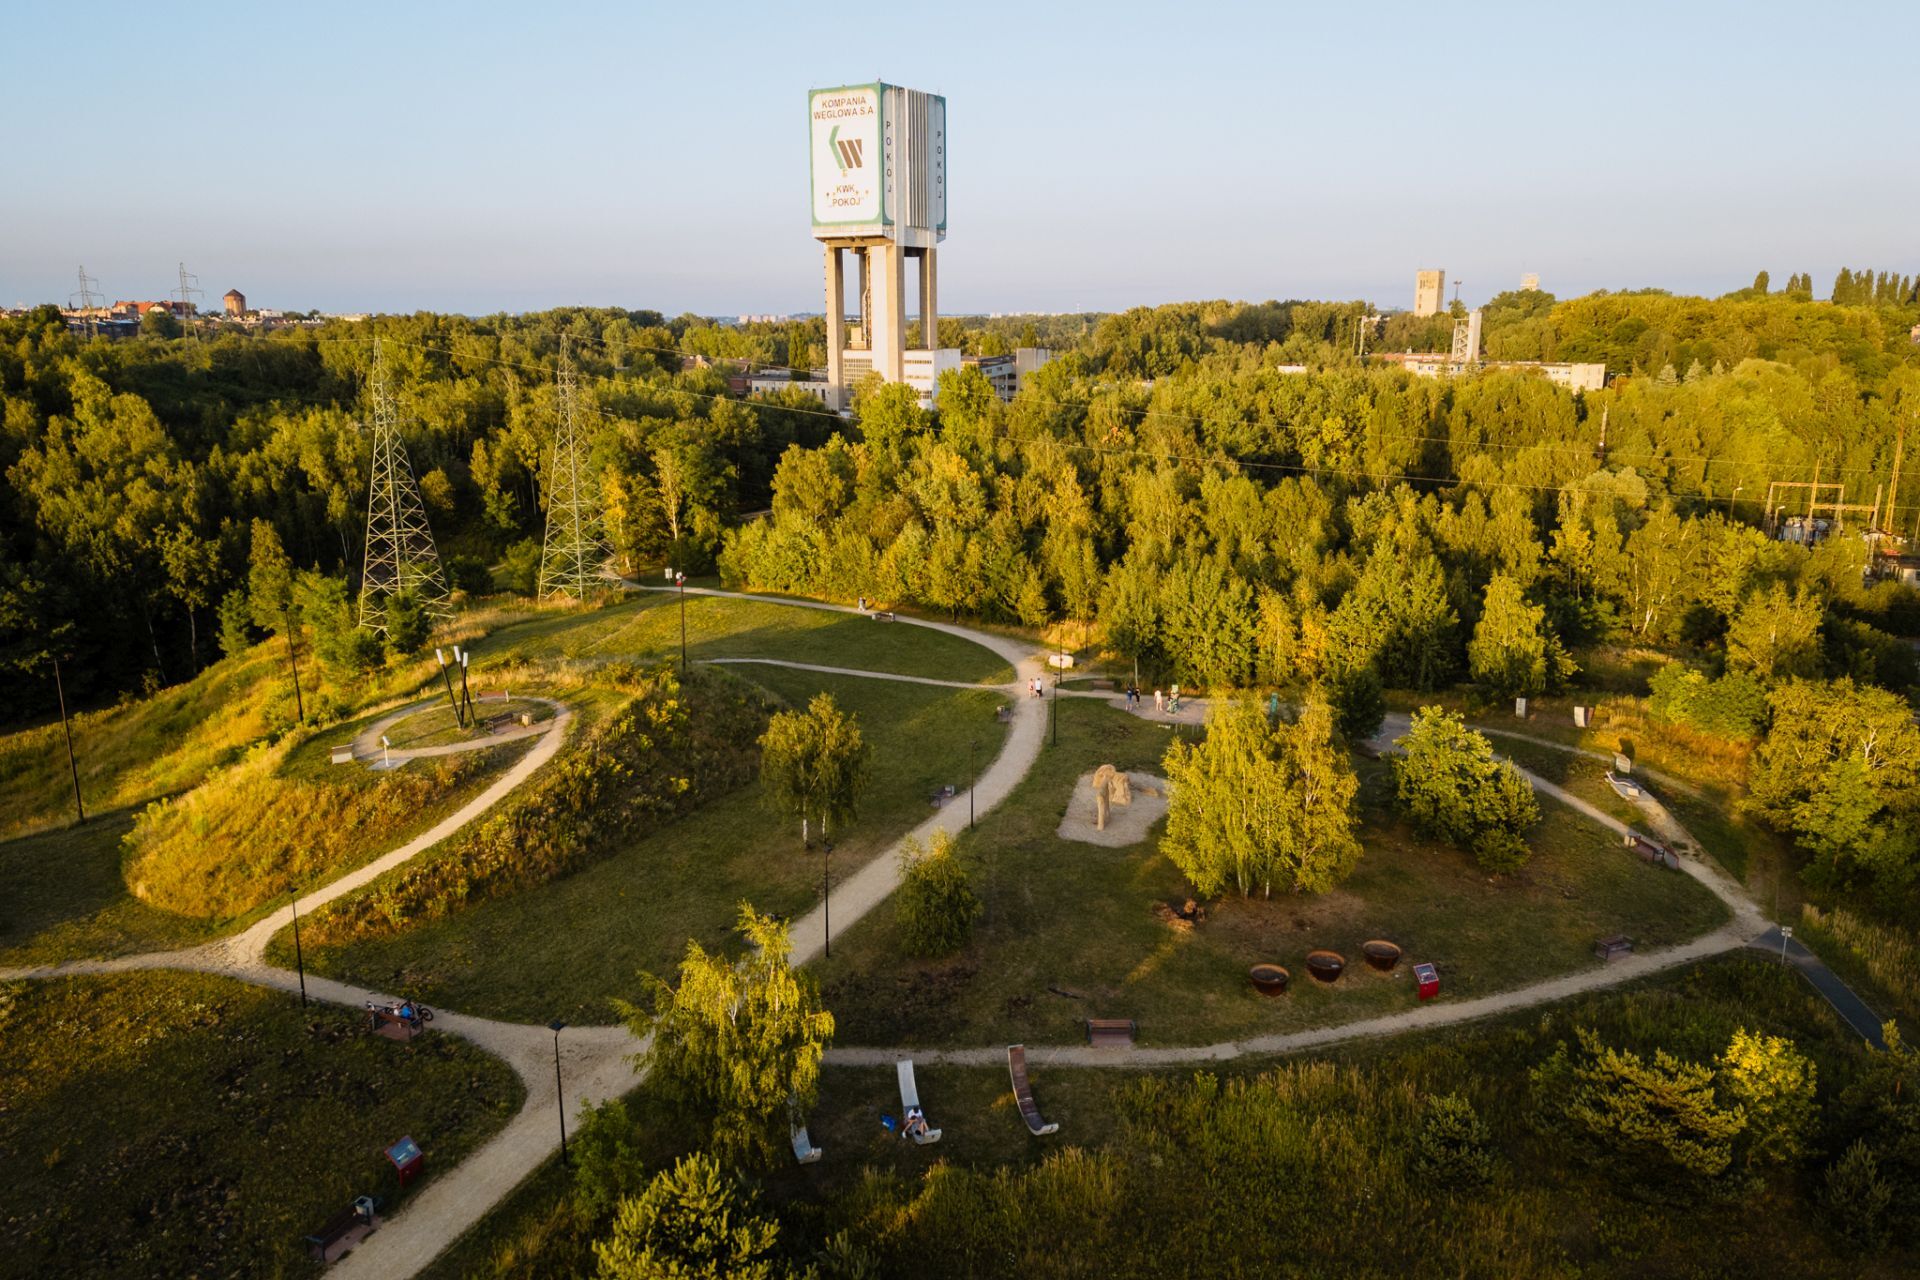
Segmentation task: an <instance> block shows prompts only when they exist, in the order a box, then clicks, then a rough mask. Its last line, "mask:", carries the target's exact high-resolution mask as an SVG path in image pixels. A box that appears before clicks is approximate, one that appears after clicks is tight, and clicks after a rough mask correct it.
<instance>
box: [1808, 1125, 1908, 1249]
mask: <svg viewBox="0 0 1920 1280" xmlns="http://www.w3.org/2000/svg"><path fill="white" fill-rule="evenodd" d="M1820 1205H1821V1207H1822V1208H1823V1209H1825V1210H1826V1212H1827V1221H1828V1222H1830V1223H1832V1224H1833V1229H1834V1230H1835V1231H1838V1232H1839V1233H1840V1234H1841V1236H1842V1237H1844V1238H1845V1239H1846V1240H1847V1242H1848V1243H1850V1244H1852V1245H1855V1246H1856V1247H1858V1248H1861V1249H1877V1248H1879V1247H1880V1246H1881V1245H1882V1244H1884V1243H1886V1239H1887V1233H1888V1229H1889V1226H1890V1223H1889V1221H1888V1218H1889V1214H1888V1212H1887V1211H1888V1210H1889V1209H1891V1208H1892V1207H1893V1184H1891V1183H1890V1182H1888V1181H1887V1180H1886V1179H1885V1178H1883V1177H1881V1176H1880V1161H1879V1159H1878V1158H1876V1157H1875V1156H1874V1154H1873V1149H1872V1148H1871V1147H1869V1146H1868V1145H1867V1144H1866V1143H1865V1142H1863V1141H1856V1142H1854V1143H1853V1145H1851V1146H1849V1147H1848V1148H1847V1149H1846V1152H1845V1153H1844V1154H1843V1155H1841V1157H1840V1158H1839V1159H1838V1160H1836V1161H1834V1162H1833V1164H1831V1165H1829V1166H1828V1168H1827V1176H1826V1180H1825V1184H1824V1185H1823V1186H1822V1187H1821V1190H1820Z"/></svg>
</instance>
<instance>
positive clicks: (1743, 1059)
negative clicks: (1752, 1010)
mask: <svg viewBox="0 0 1920 1280" xmlns="http://www.w3.org/2000/svg"><path fill="white" fill-rule="evenodd" d="M1719 1068H1720V1087H1721V1089H1722V1090H1723V1091H1724V1092H1725V1093H1726V1095H1727V1097H1728V1099H1729V1100H1730V1101H1732V1102H1733V1103H1734V1104H1735V1105H1736V1106H1738V1107H1739V1108H1740V1109H1741V1110H1742V1111H1744V1112H1745V1113H1746V1117H1747V1132H1746V1137H1747V1144H1746V1145H1747V1163H1748V1164H1749V1165H1753V1164H1790V1163H1792V1162H1794V1161H1797V1160H1798V1159H1799V1158H1800V1157H1801V1156H1802V1155H1804V1154H1805V1153H1806V1143H1807V1134H1808V1132H1809V1131H1810V1130H1811V1129H1812V1128H1813V1121H1814V1117H1815V1105H1814V1099H1813V1082H1814V1066H1813V1063H1812V1062H1810V1061H1808V1060H1807V1057H1806V1055H1805V1054H1803V1053H1801V1052H1800V1051H1799V1050H1798V1049H1796V1048H1795V1047H1794V1044H1793V1041H1791V1040H1788V1039H1785V1038H1784V1037H1781V1036H1769V1035H1761V1034H1758V1033H1756V1032H1753V1031H1749V1030H1747V1029H1746V1028H1745V1027H1741V1028H1740V1029H1739V1030H1737V1031H1735V1032H1734V1033H1733V1039H1732V1040H1731V1041H1730V1042H1729V1043H1728V1045H1727V1050H1726V1052H1725V1053H1723V1054H1721V1055H1720V1061H1719Z"/></svg>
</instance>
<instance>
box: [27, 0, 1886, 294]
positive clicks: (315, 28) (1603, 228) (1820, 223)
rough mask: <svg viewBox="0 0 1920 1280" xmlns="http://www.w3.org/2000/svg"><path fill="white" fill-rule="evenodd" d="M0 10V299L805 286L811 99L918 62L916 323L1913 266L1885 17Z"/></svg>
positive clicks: (914, 68) (699, 9)
mask: <svg viewBox="0 0 1920 1280" xmlns="http://www.w3.org/2000/svg"><path fill="white" fill-rule="evenodd" d="M1329 10H1330V7H1326V6H1314V7H1309V6H1306V5H1301V4H1294V3H1285V4H1267V5H1203V4H1187V5H1171V4H1161V5H1147V4H1136V3H1126V2H1116V3H1111V4H1103V5H1094V4H1084V5H1083V4H1074V5H1050V4H1028V5H1011V4H997V3H986V4H977V5H971V6H965V7H938V8H918V7H902V6H873V7H869V8H864V9H863V8H861V7H856V6H850V5H843V6H831V5H819V4H815V5H807V6H799V5H793V6H787V5H766V6H753V5H727V4H706V5H699V6H694V5H678V6H662V5H639V4H634V5H614V4H566V5H553V6H546V7H536V6H513V7H509V6H502V5H495V4H471V5H451V4H437V3H429V4H416V5H384V6H382V5H372V4H361V3H339V4H329V5H327V6H325V7H324V8H320V7H313V6H305V7H300V8H293V7H283V6H240V5H234V4H209V5H203V6H192V7H181V6H139V7H137V8H136V7H132V6H111V5H108V6H101V5H93V6H60V7H55V6H33V7H28V6H24V5H15V6H12V7H11V8H10V10H9V12H8V13H7V16H6V17H5V19H4V21H5V27H4V31H5V33H6V38H5V39H4V40H0V78H3V79H4V82H5V83H6V85H7V86H8V89H9V94H8V97H9V109H8V110H7V111H6V112H5V113H4V116H0V154H4V155H5V156H6V157H7V162H6V165H5V168H4V170H0V305H8V306H11V305H15V304H22V303H24V304H32V303H40V302H61V303H64V302H66V301H67V300H68V298H69V297H70V295H72V294H73V293H74V292H75V290H76V288H77V280H76V275H75V273H76V269H77V267H78V266H79V265H81V264H84V265H85V266H86V268H87V270H88V272H89V274H91V275H92V276H94V277H96V278H97V279H98V280H99V281H100V286H99V287H100V289H101V291H102V292H103V293H104V294H105V295H106V296H107V300H109V301H112V300H115V299H147V298H160V297H164V296H166V295H167V293H168V292H169V291H170V290H172V289H173V288H174V287H175V285H176V283H177V282H176V279H175V271H176V265H175V264H176V263H177V262H181V261H184V262H185V263H186V265H187V268H188V270H190V271H192V272H194V273H195V274H197V276H198V277H199V285H200V287H201V288H202V289H204V290H205V293H206V297H205V299H204V300H203V305H206V306H209V307H215V308H217V307H218V305H219V297H220V295H221V294H222V293H223V292H224V291H225V290H227V289H229V288H238V289H240V290H242V291H243V292H244V293H245V294H246V295H247V300H248V302H249V304H250V305H252V306H255V307H269V308H279V309H302V310H304V309H307V308H312V307H318V308H321V309H323V310H328V311H401V312H407V311H414V310H433V311H451V312H467V313H475V314H482V313H491V312H496V311H526V310H534V309H540V308H545V307H550V306H556V305H566V304H586V305H595V306H619V307H628V308H653V309H656V310H659V311H662V312H664V313H666V314H668V315H674V314H678V313H680V312H684V311H694V312H699V313H702V314H713V315H733V314H738V313H743V312H752V313H761V312H773V313H791V312H817V311H819V310H820V309H821V306H822V299H821V267H820V255H819V250H818V248H817V246H816V244H815V242H814V241H813V239H812V237H811V234H810V230H809V225H808V212H807V167H806V165H807V156H806V144H805V136H806V135H805V133H804V131H803V125H804V123H805V108H806V95H807V90H808V89H810V88H814V87H824V86H832V85H840V84H849V83H860V82H867V81H871V80H876V79H884V80H886V81H888V82H889V83H894V84H903V85H907V86H909V87H912V88H917V89H924V90H928V91H931V92H936V93H941V94H944V95H945V96H946V98H947V102H948V125H949V134H950V148H951V160H950V177H949V182H950V199H949V208H950V217H949V225H950V234H949V236H948V239H947V241H946V242H945V244H944V245H943V247H942V251H941V262H940V272H941V290H940V304H941V310H942V311H943V312H944V313H947V314H961V313H979V312H1018V311H1077V310H1113V309H1118V308H1123V307H1127V306H1133V305H1139V304H1152V303H1161V302H1168V301H1174V300H1179V299H1197V298H1221V297H1224V298H1244V299H1249V300H1259V299H1265V298H1294V297H1300V298H1336V299H1353V298H1366V299H1369V300H1371V301H1373V302H1375V303H1377V304H1380V305H1383V306H1389V307H1406V306H1409V305H1410V304H1411V302H1412V295H1413V275H1414V272H1415V270H1416V269H1418V268H1421V267H1440V268H1443V269H1445V270H1446V272H1447V278H1448V296H1449V297H1451V296H1452V294H1453V282H1454V281H1455V280H1459V281H1462V282H1463V288H1462V291H1461V295H1460V296H1461V297H1462V298H1463V299H1464V300H1465V301H1467V302H1469V303H1477V302H1480V301H1483V300H1485V299H1486V298H1487V297H1489V296H1491V295H1492V294H1494V293H1498V292H1500V291H1502V290H1505V289H1510V288H1514V287H1516V286H1517V285H1518V284H1519V282H1520V277H1521V275H1522V274H1523V273H1525V272H1537V273H1539V275H1540V277H1541V283H1542V286H1543V287H1545V288H1547V289H1549V290H1552V291H1553V292H1555V293H1557V294H1559V295H1560V296H1562V297H1567V296H1573V295H1577V294H1580V293H1585V292H1589V291H1591V290H1594V289H1598V288H1608V289H1622V288H1637V287H1644V286H1657V287H1661V288H1666V289H1671V290H1673V291H1675V292H1685V293H1704V294H1707V295H1714V294H1718V293H1723V292H1726V291H1727V290H1730V289H1735V288H1739V287H1741V286H1743V285H1745V284H1747V283H1749V282H1750V281H1751V280H1752V278H1753V274H1754V272H1755V271H1757V270H1760V269H1763V268H1764V269H1766V270H1768V271H1770V272H1771V273H1772V276H1773V280H1774V283H1775V287H1776V288H1777V287H1779V286H1780V285H1781V284H1783V283H1784V282H1785V280H1786V278H1787V276H1788V275H1789V274H1790V273H1792V272H1802V271H1804V272H1809V273H1811V275H1812V277H1813V283H1814V290H1815V293H1816V294H1817V295H1819V296H1824V295H1825V294H1826V292H1827V290H1828V287H1829V285H1830V284H1831V282H1832V279H1833V275H1834V272H1835V271H1836V270H1837V269H1838V268H1840V267H1842V266H1848V267H1855V268H1861V267H1865V268H1872V269H1875V270H1899V271H1903V272H1913V271H1916V270H1920V237H1916V234H1915V227H1916V210H1920V164H1916V163H1915V157H1916V145H1915V142H1914V137H1915V128H1916V116H1920V109H1916V106H1915V101H1914V98H1913V93H1912V89H1911V81H1910V77H1909V75H1908V73H1905V72H1903V71H1902V70H1901V69H1900V68H1901V67H1903V66H1904V65H1905V60H1906V58H1907V57H1909V56H1910V55H1911V53H1912V51H1913V50H1914V49H1915V48H1916V47H1920V6H1916V5H1912V4H1893V3H1858V4H1834V5H1828V6H1812V5H1804V4H1802V5H1785V4H1774V3H1753V4H1732V3H1696V4H1670V5H1654V4H1614V5H1606V6H1581V7H1578V8H1576V7H1572V6H1534V5H1492V4H1487V5H1475V4H1465V5H1455V6H1435V5H1421V6H1415V5H1410V4H1398V3H1381V4H1376V5H1372V6H1368V7H1367V8H1365V9H1364V10H1362V9H1358V8H1355V9H1354V10H1352V11H1350V12H1349V11H1344V10H1343V11H1339V12H1334V11H1329Z"/></svg>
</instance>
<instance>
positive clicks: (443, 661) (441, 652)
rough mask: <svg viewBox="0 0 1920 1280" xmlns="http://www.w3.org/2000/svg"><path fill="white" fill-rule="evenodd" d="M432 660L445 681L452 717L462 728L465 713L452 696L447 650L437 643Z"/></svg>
mask: <svg viewBox="0 0 1920 1280" xmlns="http://www.w3.org/2000/svg"><path fill="white" fill-rule="evenodd" d="M433 657H434V661H436V662H438V663H439V664H440V676H441V678H442V679H443V680H445V681H446V682H447V705H448V706H449V707H452V708H453V718H454V720H455V721H456V722H457V723H458V724H459V726H460V727H461V728H462V729H464V728H466V727H467V713H466V712H465V711H462V710H461V709H460V703H459V700H458V699H456V698H455V697H454V696H453V672H451V671H449V670H447V651H446V650H445V649H442V648H441V647H440V646H439V645H435V646H434V647H433Z"/></svg>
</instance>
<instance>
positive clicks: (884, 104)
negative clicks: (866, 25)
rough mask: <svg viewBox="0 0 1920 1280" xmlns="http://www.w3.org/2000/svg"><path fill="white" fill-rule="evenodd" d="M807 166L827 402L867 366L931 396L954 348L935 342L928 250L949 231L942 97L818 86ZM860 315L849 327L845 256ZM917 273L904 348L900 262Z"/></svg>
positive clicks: (955, 355)
mask: <svg viewBox="0 0 1920 1280" xmlns="http://www.w3.org/2000/svg"><path fill="white" fill-rule="evenodd" d="M807 114H808V116H809V118H810V125H809V128H810V134H809V136H810V139H811V147H810V150H809V163H808V173H809V177H810V180H811V184H812V189H813V190H812V203H813V235H814V239H816V240H819V241H821V242H822V243H823V244H824V245H825V246H826V275H827V381H828V382H829V383H830V384H831V385H832V386H833V387H834V388H835V393H834V394H835V400H834V403H835V404H836V405H837V406H844V405H845V403H846V393H847V391H848V390H849V389H850V388H851V387H852V386H853V385H854V384H855V383H857V382H858V381H859V380H860V379H861V378H862V377H864V376H865V375H866V374H867V373H868V372H873V373H877V374H879V375H880V376H881V377H882V378H884V379H885V380H887V381H888V382H906V383H909V384H911V385H912V386H913V387H914V388H915V389H916V390H918V391H919V392H920V397H921V399H922V401H923V402H927V403H931V401H932V398H933V393H934V390H935V385H936V384H935V380H936V379H937V378H938V377H939V376H940V373H941V371H942V370H943V369H947V368H957V367H958V366H959V364H960V352H959V351H958V350H957V349H948V350H941V349H939V333H940V322H939V315H940V312H939V305H938V299H939V284H938V269H937V265H936V261H937V260H936V255H937V253H938V247H939V244H940V242H941V241H942V240H944V239H946V238H947V100H946V99H945V98H943V97H940V96H939V95H938V94H931V93H922V92H920V91H919V90H917V89H902V88H900V87H899V86H898V85H890V84H859V85H846V86H843V87H841V88H838V89H815V90H813V91H812V92H811V93H809V94H808V95H807ZM848 253H851V254H852V255H853V258H854V264H855V267H856V268H857V270H858V273H859V274H858V284H857V292H856V294H855V301H856V303H857V309H858V314H859V323H858V324H857V325H856V326H854V328H853V329H852V330H849V329H848V327H847V322H846V316H847V301H848V299H847V271H846V265H847V264H846V259H847V254H848ZM909 261H911V262H913V263H914V265H915V266H916V267H917V268H918V271H917V274H918V275H919V277H920V297H919V304H920V305H919V318H920V344H919V346H918V347H916V348H914V349H913V350H911V351H910V350H908V348H907V264H908V262H909Z"/></svg>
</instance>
